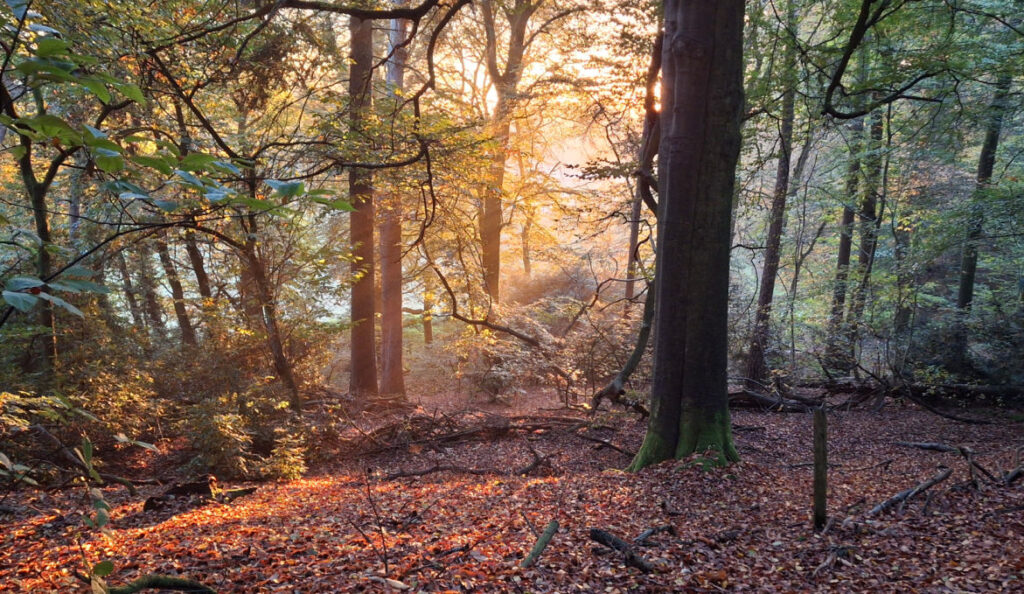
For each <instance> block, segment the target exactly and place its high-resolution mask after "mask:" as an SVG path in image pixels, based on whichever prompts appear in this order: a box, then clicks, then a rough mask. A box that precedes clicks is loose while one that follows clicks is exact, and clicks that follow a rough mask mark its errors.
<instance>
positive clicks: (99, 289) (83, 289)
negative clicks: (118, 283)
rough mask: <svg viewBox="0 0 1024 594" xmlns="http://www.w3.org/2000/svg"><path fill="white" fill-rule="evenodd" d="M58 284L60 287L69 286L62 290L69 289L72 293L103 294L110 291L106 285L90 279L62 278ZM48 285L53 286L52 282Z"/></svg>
mask: <svg viewBox="0 0 1024 594" xmlns="http://www.w3.org/2000/svg"><path fill="white" fill-rule="evenodd" d="M59 284H60V286H62V287H70V288H68V289H64V290H66V291H71V292H73V293H100V294H103V295H106V294H108V293H110V289H108V288H107V287H104V286H103V285H101V284H99V283H94V282H92V281H87V280H75V279H69V280H62V281H60V283H59ZM50 286H51V287H52V286H54V283H50Z"/></svg>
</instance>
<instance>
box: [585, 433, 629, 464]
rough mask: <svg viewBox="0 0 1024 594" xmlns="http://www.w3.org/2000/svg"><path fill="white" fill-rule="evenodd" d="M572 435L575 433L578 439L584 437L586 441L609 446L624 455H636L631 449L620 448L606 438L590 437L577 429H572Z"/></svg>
mask: <svg viewBox="0 0 1024 594" xmlns="http://www.w3.org/2000/svg"><path fill="white" fill-rule="evenodd" d="M573 435H575V436H576V437H578V438H580V439H585V440H587V441H592V442H594V443H599V444H601V445H602V446H604V447H606V448H611V449H613V450H615V451H616V452H620V453H622V454H625V455H626V456H629V457H630V458H632V457H634V456H636V452H631V451H629V450H627V449H624V448H620V447H619V446H617V445H615V444H614V443H612V442H610V441H608V440H607V439H601V438H600V437H592V436H590V435H586V434H583V433H580V432H578V431H574V432H573Z"/></svg>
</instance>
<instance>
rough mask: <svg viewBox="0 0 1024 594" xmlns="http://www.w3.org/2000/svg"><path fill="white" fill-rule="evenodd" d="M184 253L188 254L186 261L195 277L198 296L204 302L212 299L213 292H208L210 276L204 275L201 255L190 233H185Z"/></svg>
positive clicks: (204, 267) (204, 269)
mask: <svg viewBox="0 0 1024 594" xmlns="http://www.w3.org/2000/svg"><path fill="white" fill-rule="evenodd" d="M185 251H186V252H187V253H188V261H189V263H190V264H191V265H192V273H193V274H195V277H196V285H197V286H198V287H199V296H200V297H202V298H203V300H204V301H206V300H209V299H213V291H211V290H210V276H209V275H208V274H206V265H205V264H204V263H203V253H202V252H201V251H199V245H198V244H197V243H196V235H195V233H193V232H192V231H188V232H186V233H185ZM204 306H205V303H204Z"/></svg>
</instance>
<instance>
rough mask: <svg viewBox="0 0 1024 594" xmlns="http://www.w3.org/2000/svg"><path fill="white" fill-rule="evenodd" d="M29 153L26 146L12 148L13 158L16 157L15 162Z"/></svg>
mask: <svg viewBox="0 0 1024 594" xmlns="http://www.w3.org/2000/svg"><path fill="white" fill-rule="evenodd" d="M27 153H28V149H27V148H25V147H24V145H20V144H19V145H18V146H15V147H11V156H12V157H14V160H15V161H20V160H21V158H22V157H24V156H25V155H26V154H27Z"/></svg>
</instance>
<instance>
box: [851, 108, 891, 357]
mask: <svg viewBox="0 0 1024 594" xmlns="http://www.w3.org/2000/svg"><path fill="white" fill-rule="evenodd" d="M884 131H885V122H884V120H883V116H882V111H881V110H880V109H879V110H876V111H875V112H874V113H873V114H872V115H871V128H870V136H869V144H868V154H867V156H866V157H865V163H864V188H863V190H864V192H863V194H861V204H860V211H859V212H858V213H857V217H858V219H859V221H858V222H859V227H860V249H859V250H858V253H857V275H858V276H857V284H855V285H854V287H853V293H852V295H851V297H850V309H849V311H848V312H847V314H846V331H847V334H848V338H847V342H848V343H849V345H848V349H849V351H848V352H849V355H850V358H851V361H856V358H857V355H856V349H857V342H858V341H859V338H860V329H861V328H860V326H861V321H862V319H863V317H864V308H865V306H866V305H867V295H868V287H869V286H870V285H871V273H872V271H873V269H874V263H875V251H876V249H877V248H878V230H879V223H880V221H881V212H880V210H882V209H884V201H885V195H886V194H885V192H886V187H885V186H886V181H887V180H886V179H885V175H884V173H885V162H886V161H887V160H888V157H883V152H884V149H885V145H884V144H883V141H882V137H883V134H884Z"/></svg>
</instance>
